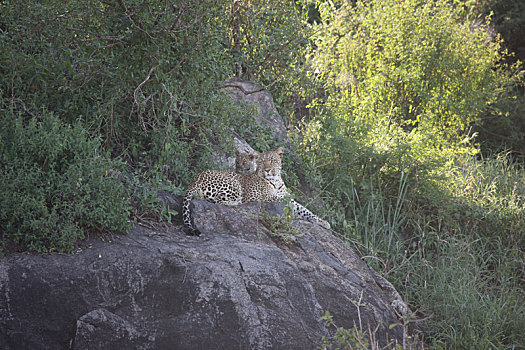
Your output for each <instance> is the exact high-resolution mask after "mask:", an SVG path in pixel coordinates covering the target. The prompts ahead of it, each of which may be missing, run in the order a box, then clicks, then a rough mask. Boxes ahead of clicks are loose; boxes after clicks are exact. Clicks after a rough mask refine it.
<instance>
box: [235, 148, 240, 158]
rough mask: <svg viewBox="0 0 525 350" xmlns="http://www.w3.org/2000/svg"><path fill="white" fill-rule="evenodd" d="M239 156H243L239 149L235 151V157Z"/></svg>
mask: <svg viewBox="0 0 525 350" xmlns="http://www.w3.org/2000/svg"><path fill="white" fill-rule="evenodd" d="M239 154H241V152H239V150H238V149H236V150H235V156H237V157H238V156H239Z"/></svg>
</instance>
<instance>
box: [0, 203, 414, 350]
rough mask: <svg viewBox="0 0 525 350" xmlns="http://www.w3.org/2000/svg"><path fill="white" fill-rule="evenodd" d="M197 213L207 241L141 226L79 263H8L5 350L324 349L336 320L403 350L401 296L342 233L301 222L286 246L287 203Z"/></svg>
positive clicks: (2, 326) (61, 258)
mask: <svg viewBox="0 0 525 350" xmlns="http://www.w3.org/2000/svg"><path fill="white" fill-rule="evenodd" d="M172 199H173V198H172ZM177 202H178V201H177V200H173V203H175V204H174V205H175V206H176V203H177ZM192 206H193V213H194V221H195V225H196V226H197V227H198V228H199V230H200V231H201V232H202V235H201V236H199V237H191V236H187V235H186V234H185V233H184V232H183V230H182V225H172V226H169V227H164V228H161V227H157V228H147V227H144V226H136V227H135V228H134V229H133V230H132V232H131V233H130V234H129V235H127V236H124V237H118V238H115V239H114V240H113V241H111V242H108V240H106V242H104V241H102V240H98V241H93V242H92V244H91V246H90V247H86V248H85V249H83V251H81V252H79V253H77V254H71V255H58V254H56V255H55V254H51V255H43V256H38V255H27V254H18V255H12V256H8V257H5V258H3V259H2V260H0V349H6V350H8V349H12V350H20V349H32V350H34V349H53V350H55V349H106V350H107V349H119V350H121V349H316V348H319V347H320V345H321V337H322V336H329V335H330V334H331V333H333V332H334V329H328V328H326V327H325V325H324V324H323V323H322V322H320V321H319V318H320V317H321V316H322V315H323V314H324V313H325V311H330V313H331V314H332V315H333V316H334V321H335V322H336V324H337V325H338V326H342V327H345V328H351V327H352V326H354V324H355V325H358V326H359V325H360V324H361V325H362V327H363V328H366V329H368V325H370V327H371V328H372V329H374V328H375V327H378V331H377V334H376V337H377V339H379V341H380V342H381V344H383V345H385V344H387V343H388V342H392V341H394V342H396V341H397V342H398V343H401V342H402V337H403V332H402V328H401V327H394V328H392V329H389V326H390V325H392V324H396V323H399V322H400V320H399V319H398V317H397V316H396V311H395V310H394V307H393V306H392V305H396V303H402V301H401V300H400V298H399V295H398V294H397V292H396V291H395V290H394V288H393V287H392V286H391V284H390V283H388V282H387V281H386V280H385V279H383V278H382V277H381V276H379V275H378V274H377V273H376V272H374V271H373V270H372V269H371V268H369V266H368V265H366V264H365V263H364V262H363V261H362V260H361V259H360V258H359V256H358V255H357V254H356V253H355V252H354V251H353V250H352V249H351V248H350V247H349V246H347V245H346V244H345V243H343V242H342V241H341V240H340V239H338V238H337V237H335V236H333V234H332V233H330V232H328V231H326V230H324V229H322V228H321V227H319V226H317V225H314V224H310V223H308V222H303V221H296V222H294V225H296V227H297V229H298V230H299V232H300V233H301V234H303V236H302V237H297V239H296V240H295V242H294V243H292V244H289V245H286V244H284V243H283V242H282V241H281V240H280V239H279V238H274V237H273V236H272V235H271V234H269V233H268V232H267V230H266V229H265V227H264V226H263V224H262V223H261V219H260V215H259V212H260V209H261V208H263V209H264V210H265V211H267V212H268V213H270V214H271V215H278V214H279V213H281V214H282V205H281V204H279V203H262V204H261V203H246V204H243V205H240V206H238V207H226V206H223V205H218V204H212V203H209V202H205V201H201V200H194V201H193V204H192ZM358 301H359V303H358ZM356 305H359V308H358V306H356ZM403 305H404V304H403Z"/></svg>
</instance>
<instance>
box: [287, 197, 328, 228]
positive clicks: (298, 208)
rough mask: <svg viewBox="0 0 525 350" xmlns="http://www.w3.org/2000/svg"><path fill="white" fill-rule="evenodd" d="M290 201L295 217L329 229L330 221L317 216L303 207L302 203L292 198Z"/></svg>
mask: <svg viewBox="0 0 525 350" xmlns="http://www.w3.org/2000/svg"><path fill="white" fill-rule="evenodd" d="M292 203H293V210H294V213H295V215H296V216H297V217H299V218H301V219H303V220H306V221H310V222H313V223H316V224H318V225H319V226H321V227H323V228H325V229H327V230H329V229H330V223H329V222H328V221H326V220H323V219H321V218H319V217H318V216H317V215H315V214H314V213H312V212H311V211H310V210H308V209H307V208H305V207H304V206H303V205H302V204H300V203H298V202H296V201H295V199H292Z"/></svg>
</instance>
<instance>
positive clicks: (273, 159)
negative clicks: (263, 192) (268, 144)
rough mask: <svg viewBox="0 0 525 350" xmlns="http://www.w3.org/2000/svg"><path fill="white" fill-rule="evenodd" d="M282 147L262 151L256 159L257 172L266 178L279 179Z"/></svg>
mask: <svg viewBox="0 0 525 350" xmlns="http://www.w3.org/2000/svg"><path fill="white" fill-rule="evenodd" d="M283 154H284V149H283V148H282V147H279V148H277V149H276V150H275V151H267V152H263V153H262V154H261V155H260V157H259V160H258V161H257V174H258V175H259V176H261V177H264V178H266V179H268V180H280V179H281V168H282V158H283Z"/></svg>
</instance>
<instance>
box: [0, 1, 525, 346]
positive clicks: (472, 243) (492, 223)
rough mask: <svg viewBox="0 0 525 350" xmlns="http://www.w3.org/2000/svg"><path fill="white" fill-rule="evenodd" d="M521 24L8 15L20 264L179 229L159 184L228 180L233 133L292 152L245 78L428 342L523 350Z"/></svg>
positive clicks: (63, 9)
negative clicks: (88, 242)
mask: <svg viewBox="0 0 525 350" xmlns="http://www.w3.org/2000/svg"><path fill="white" fill-rule="evenodd" d="M520 9H523V5H522V2H521V1H520V0H513V1H505V0H494V1H488V0H487V1H469V0H465V1H459V0H456V1H452V0H451V1H444V0H438V1H432V2H430V1H421V0H402V1H399V0H369V1H351V2H332V1H317V2H308V1H304V2H303V1H295V2H293V1H280V0H259V1H244V0H236V1H232V2H216V1H210V0H201V1H179V0H173V1H166V2H155V1H150V2H143V1H138V0H114V1H89V2H84V1H76V0H75V1H68V2H63V1H58V0H48V1H45V2H38V3H30V2H26V1H15V0H13V1H9V0H5V1H0V41H1V45H0V191H1V193H2V196H1V197H0V251H13V250H32V251H37V252H43V251H61V252H69V251H72V250H73V249H74V248H75V244H76V243H77V242H78V239H79V238H82V237H84V236H85V235H86V234H92V233H97V232H107V231H124V232H125V231H126V230H128V229H129V228H130V226H131V224H130V222H132V221H133V220H135V219H137V218H143V217H144V216H149V217H152V216H153V217H154V218H155V219H158V220H171V216H172V214H173V213H172V212H171V211H170V210H168V209H167V208H163V207H162V205H161V204H160V203H159V202H158V200H157V199H156V197H155V194H156V192H157V191H158V189H160V188H162V189H167V190H170V191H172V192H174V193H180V191H181V190H183V188H184V187H185V185H186V184H187V183H188V181H189V180H190V178H191V176H192V175H193V174H195V173H197V172H198V171H200V170H202V169H204V168H206V167H213V166H215V165H214V164H213V160H212V159H213V158H212V155H213V153H214V152H217V151H218V150H221V151H228V150H231V149H232V148H231V147H232V145H231V144H229V142H230V141H228V139H229V138H228V136H229V134H230V133H231V131H232V130H233V131H236V132H237V133H239V134H241V135H244V136H245V137H246V138H247V139H248V141H249V142H251V143H252V145H253V146H254V147H255V148H258V149H259V150H265V148H268V147H270V146H274V145H275V142H276V141H275V140H271V139H270V137H269V134H268V133H266V132H265V131H264V130H261V129H260V128H258V127H256V126H255V125H254V122H253V120H251V118H250V117H249V116H250V113H251V111H249V110H244V109H242V108H239V107H235V106H234V105H233V104H232V103H231V101H230V100H229V99H228V98H225V96H224V95H223V94H222V92H221V89H220V84H221V82H222V81H224V80H225V79H226V78H228V77H231V76H237V77H240V78H244V79H251V80H255V81H257V82H259V83H261V84H263V85H264V86H266V87H267V88H268V89H269V90H270V91H271V92H272V94H273V96H274V99H275V101H276V104H277V107H278V109H279V111H280V113H281V115H282V116H283V118H284V119H285V121H286V123H288V124H289V126H290V130H292V131H291V132H290V135H289V136H290V137H291V139H293V140H294V142H295V145H296V148H297V150H298V153H299V155H300V156H301V158H302V160H303V163H304V166H305V167H306V174H305V175H306V176H307V180H308V181H309V182H310V183H312V184H314V186H315V187H316V189H317V193H318V194H319V195H320V197H321V198H322V201H318V203H319V208H317V211H318V212H319V214H321V216H323V217H325V218H327V219H330V221H331V222H332V224H333V226H334V228H335V234H339V235H341V236H342V237H343V238H345V239H347V240H348V241H353V242H356V243H357V246H359V247H360V249H362V253H363V256H365V259H366V260H367V261H368V263H369V264H371V265H372V266H373V267H374V268H375V269H376V270H378V271H380V272H381V273H382V274H383V275H384V276H386V277H387V278H388V279H389V280H391V281H392V282H393V283H394V284H395V286H396V287H397V289H398V290H399V291H400V292H401V294H402V295H403V296H404V297H405V298H406V300H407V301H408V303H409V305H410V306H411V308H412V309H413V310H415V311H416V313H415V315H414V318H416V319H423V318H425V319H426V321H425V322H420V323H418V326H419V332H420V337H421V338H422V339H423V340H424V341H425V342H426V344H428V345H429V346H431V347H432V348H437V349H439V348H471V347H472V346H475V347H476V348H480V349H485V348H498V349H499V348H501V349H504V348H509V349H510V348H519V347H520V346H523V344H525V337H524V335H523V329H525V306H524V301H525V295H524V290H523V281H524V279H525V274H524V270H525V265H524V264H525V262H524V247H525V170H524V165H523V162H524V152H525V149H524V148H523V147H525V146H524V145H525V110H524V107H523V106H525V95H524V92H523V86H522V83H523V77H522V75H523V68H522V66H521V65H520V62H519V60H518V59H517V57H516V56H513V53H512V52H513V51H518V49H519V48H520V47H521V50H523V42H522V41H520V40H522V39H523V37H524V36H522V35H521V33H520V30H521V31H523V28H524V27H523V26H522V24H523V23H524V22H525V16H524V15H523V11H520ZM491 11H493V13H494V15H493V23H494V24H490V23H491V22H490V21H491V19H490V18H487V17H485V16H486V15H487V14H489V13H490V12H491ZM499 33H501V35H503V37H504V38H505V41H503V40H502V39H501V36H500V34H499ZM258 133H262V134H263V135H264V137H257V135H258ZM288 168H290V165H288ZM288 176H289V178H290V179H293V175H292V174H288ZM327 311H329V310H327ZM333 321H335V322H337V320H333ZM330 322H332V320H331V319H330ZM356 334H358V335H359V337H360V339H361V338H363V337H366V334H362V333H356Z"/></svg>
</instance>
